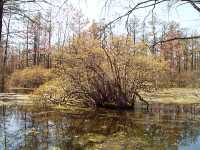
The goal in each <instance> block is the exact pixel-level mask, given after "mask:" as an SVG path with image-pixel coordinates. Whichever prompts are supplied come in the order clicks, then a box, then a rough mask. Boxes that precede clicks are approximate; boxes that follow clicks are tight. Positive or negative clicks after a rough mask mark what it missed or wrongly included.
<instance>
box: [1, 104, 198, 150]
mask: <svg viewBox="0 0 200 150" xmlns="http://www.w3.org/2000/svg"><path fill="white" fill-rule="evenodd" d="M99 149H100V150H200V108H199V106H184V105H182V106H175V105H163V104H154V105H152V106H151V107H150V110H149V111H148V112H147V111H142V110H141V109H139V110H138V111H137V110H136V111H135V112H133V111H123V112H122V111H115V110H105V109H97V110H93V111H76V112H73V113H72V112H71V113H70V112H69V111H64V110H55V109H50V108H49V109H48V110H47V109H45V110H44V109H43V110H42V109H40V110H39V109H38V108H37V109H36V108H35V107H34V106H30V105H27V106H26V105H24V106H21V105H16V104H15V105H5V104H4V105H1V106H0V150H99Z"/></svg>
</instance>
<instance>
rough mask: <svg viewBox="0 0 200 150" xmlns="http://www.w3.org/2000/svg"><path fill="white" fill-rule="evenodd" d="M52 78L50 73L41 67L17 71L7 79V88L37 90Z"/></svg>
mask: <svg viewBox="0 0 200 150" xmlns="http://www.w3.org/2000/svg"><path fill="white" fill-rule="evenodd" d="M52 78H53V74H52V73H51V71H50V70H49V69H44V68H42V67H33V68H27V69H23V70H17V71H15V72H14V73H13V74H12V75H11V77H10V79H9V87H17V88H37V87H39V86H40V85H42V84H44V83H45V82H47V81H49V80H51V79H52Z"/></svg>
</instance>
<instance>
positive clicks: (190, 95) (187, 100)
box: [144, 88, 200, 104]
mask: <svg viewBox="0 0 200 150" xmlns="http://www.w3.org/2000/svg"><path fill="white" fill-rule="evenodd" d="M144 96H145V98H146V100H148V101H149V102H159V103H167V104H169V103H177V104H194V103H200V89H193V88H171V89H164V90H160V91H157V92H154V93H150V94H144Z"/></svg>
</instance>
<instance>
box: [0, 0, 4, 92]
mask: <svg viewBox="0 0 200 150" xmlns="http://www.w3.org/2000/svg"><path fill="white" fill-rule="evenodd" d="M3 5H4V2H3V0H0V49H2V50H3V44H2V26H3ZM2 55H3V54H2ZM2 72H3V70H2ZM2 76H3V75H2ZM2 78H3V77H2ZM3 87H4V85H3V83H1V86H0V92H3V90H4V89H3Z"/></svg>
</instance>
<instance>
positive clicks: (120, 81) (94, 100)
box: [56, 48, 167, 108]
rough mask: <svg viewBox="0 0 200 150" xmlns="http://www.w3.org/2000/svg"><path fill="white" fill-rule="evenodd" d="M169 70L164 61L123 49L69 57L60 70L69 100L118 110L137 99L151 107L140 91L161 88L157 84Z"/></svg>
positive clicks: (91, 52)
mask: <svg viewBox="0 0 200 150" xmlns="http://www.w3.org/2000/svg"><path fill="white" fill-rule="evenodd" d="M166 71H167V64H166V63H165V61H164V60H162V59H161V58H157V57H152V56H147V55H144V54H133V53H132V52H130V51H126V50H121V51H119V52H116V51H107V50H106V51H104V50H102V49H98V48H97V49H92V50H90V49H89V50H87V51H84V52H81V53H80V54H68V55H66V56H65V63H64V64H62V65H61V66H60V68H59V69H58V70H57V71H56V72H57V73H59V74H58V75H59V76H60V77H61V80H62V82H63V83H65V84H64V85H65V86H66V87H67V88H65V95H67V98H68V99H73V100H79V101H81V102H84V103H85V104H86V105H89V106H91V105H93V106H96V107H105V106H108V105H107V104H112V105H114V106H116V107H117V108H127V107H132V106H133V105H134V102H135V100H136V99H139V100H141V101H143V102H145V103H146V104H148V103H147V102H146V101H145V100H144V99H143V98H142V97H141V95H140V92H143V91H145V92H150V91H152V90H155V88H159V84H156V83H157V81H158V80H159V78H160V77H161V76H163V75H164V74H165V72H166Z"/></svg>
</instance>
